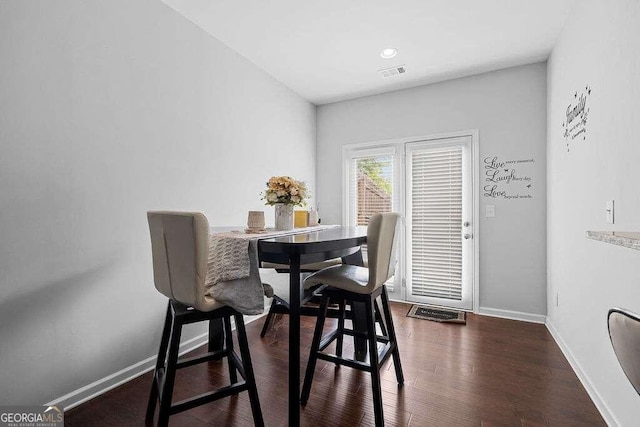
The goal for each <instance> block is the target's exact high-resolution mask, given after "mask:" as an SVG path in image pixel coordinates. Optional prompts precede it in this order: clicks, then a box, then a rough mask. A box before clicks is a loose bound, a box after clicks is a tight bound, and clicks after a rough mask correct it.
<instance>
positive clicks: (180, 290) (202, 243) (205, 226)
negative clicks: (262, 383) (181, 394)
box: [145, 212, 264, 426]
mask: <svg viewBox="0 0 640 427" xmlns="http://www.w3.org/2000/svg"><path fill="white" fill-rule="evenodd" d="M147 218H148V220H149V229H150V231H151V249H152V254H153V277H154V282H155V286H156V288H157V289H158V291H159V292H160V293H162V294H163V295H165V296H166V297H167V298H169V306H168V308H167V317H166V320H165V324H164V330H163V332H162V339H161V341H160V350H159V351H158V360H157V363H156V368H155V371H154V373H153V382H152V384H151V394H150V396H149V404H148V406H147V414H146V419H145V421H146V423H147V424H151V423H153V418H154V414H155V408H156V402H157V400H158V399H159V400H160V414H159V416H158V425H160V426H166V425H167V424H168V422H169V416H170V415H174V414H176V413H178V412H182V411H186V410H188V409H191V408H194V407H196V406H200V405H203V404H205V403H209V402H212V401H214V400H218V399H221V398H224V397H227V396H231V395H234V394H237V393H239V392H241V391H245V390H246V391H248V392H249V400H250V402H251V411H252V413H253V420H254V423H255V424H256V425H258V426H262V425H264V422H263V419H262V412H261V410H260V402H259V400H258V390H257V388H256V381H255V377H254V374H253V367H252V365H251V355H250V353H249V345H248V342H247V334H246V331H245V326H244V320H243V317H242V314H240V313H239V312H237V311H236V310H234V309H233V308H231V307H229V306H226V305H224V304H222V303H220V302H218V301H215V300H214V299H213V298H211V297H209V296H207V295H205V290H206V289H205V281H206V276H207V259H208V256H209V222H208V221H207V218H206V217H205V216H204V215H203V214H201V213H191V212H148V213H147ZM232 316H233V317H234V319H235V324H236V328H237V333H238V344H239V346H240V354H241V356H242V359H240V358H239V357H238V355H237V354H236V352H235V351H234V349H233V337H232V335H231V317H232ZM212 319H222V322H223V323H224V330H225V345H224V348H223V349H222V350H217V351H210V352H208V353H206V354H205V355H203V356H197V357H192V358H188V359H182V360H178V349H179V346H180V335H181V333H182V326H183V325H186V324H189V323H195V322H201V321H206V320H212ZM223 357H226V358H227V360H228V362H229V363H228V364H229V377H230V381H231V385H228V386H225V387H222V388H220V389H218V390H214V391H211V392H208V393H204V394H200V395H198V396H195V397H193V398H190V399H186V400H183V401H180V402H177V403H175V404H172V402H171V400H172V394H173V388H174V382H175V375H176V370H177V369H180V368H184V367H187V366H192V365H195V364H198V363H203V362H208V361H210V360H219V359H221V358H223ZM238 372H239V373H240V375H241V376H242V380H240V381H238V375H237V373H238Z"/></svg>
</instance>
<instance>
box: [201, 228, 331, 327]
mask: <svg viewBox="0 0 640 427" xmlns="http://www.w3.org/2000/svg"><path fill="white" fill-rule="evenodd" d="M332 227H336V226H335V225H321V226H317V227H306V228H296V229H293V230H286V231H276V230H271V229H267V230H266V232H263V233H259V234H255V233H246V232H244V231H240V230H233V231H228V232H216V230H215V228H213V229H212V230H211V233H210V236H209V259H208V265H207V278H206V280H205V287H206V288H207V291H206V295H208V296H210V297H212V298H214V299H215V300H216V301H219V302H221V303H224V304H226V305H228V306H230V307H233V308H235V309H236V310H238V311H239V312H240V313H242V314H247V315H252V314H261V313H262V312H263V311H264V300H263V289H262V281H261V280H260V266H259V263H258V240H259V239H265V238H271V237H279V236H286V235H291V234H300V233H309V232H313V231H318V230H324V229H327V228H332Z"/></svg>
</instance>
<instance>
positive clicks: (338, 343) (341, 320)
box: [336, 299, 346, 367]
mask: <svg viewBox="0 0 640 427" xmlns="http://www.w3.org/2000/svg"><path fill="white" fill-rule="evenodd" d="M345 305H346V301H345V300H344V299H341V300H340V303H339V312H338V338H337V341H336V356H338V357H342V343H343V342H344V315H345ZM336 366H337V367H340V364H339V363H336Z"/></svg>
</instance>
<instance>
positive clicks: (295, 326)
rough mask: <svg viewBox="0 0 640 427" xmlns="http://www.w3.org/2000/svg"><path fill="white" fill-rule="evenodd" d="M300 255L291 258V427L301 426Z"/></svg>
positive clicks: (293, 255) (301, 290)
mask: <svg viewBox="0 0 640 427" xmlns="http://www.w3.org/2000/svg"><path fill="white" fill-rule="evenodd" d="M302 294H303V289H302V286H300V255H299V254H292V255H291V257H290V258H289V426H294V427H295V426H299V425H300V301H301V300H302Z"/></svg>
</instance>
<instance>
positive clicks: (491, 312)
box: [476, 307, 547, 324]
mask: <svg viewBox="0 0 640 427" xmlns="http://www.w3.org/2000/svg"><path fill="white" fill-rule="evenodd" d="M476 314H481V315H483V316H491V317H501V318H503V319H511V320H521V321H523V322H531V323H542V324H544V323H545V321H546V320H547V316H545V315H543V314H532V313H524V312H522V311H511V310H500V309H497V308H487V307H480V308H478V312H477V313H476Z"/></svg>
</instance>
